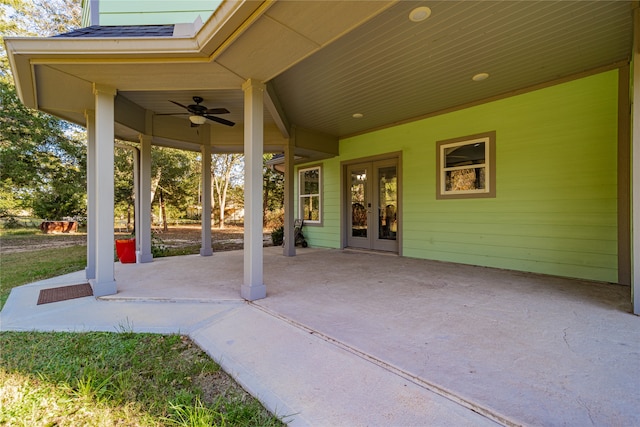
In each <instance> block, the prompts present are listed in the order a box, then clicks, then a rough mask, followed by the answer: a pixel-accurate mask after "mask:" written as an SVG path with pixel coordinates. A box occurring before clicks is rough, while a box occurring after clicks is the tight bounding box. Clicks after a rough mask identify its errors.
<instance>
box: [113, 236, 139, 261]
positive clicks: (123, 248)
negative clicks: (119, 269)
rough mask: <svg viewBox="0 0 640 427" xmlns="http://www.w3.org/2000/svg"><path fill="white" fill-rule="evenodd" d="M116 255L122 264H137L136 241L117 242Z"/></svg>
mask: <svg viewBox="0 0 640 427" xmlns="http://www.w3.org/2000/svg"><path fill="white" fill-rule="evenodd" d="M116 254H117V255H118V259H119V260H120V262H121V263H122V264H126V263H133V262H136V239H126V240H116Z"/></svg>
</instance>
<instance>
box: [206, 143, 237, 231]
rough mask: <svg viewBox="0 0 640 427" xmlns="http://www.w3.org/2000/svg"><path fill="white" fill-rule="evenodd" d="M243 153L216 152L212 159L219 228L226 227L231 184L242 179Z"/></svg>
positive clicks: (212, 176) (212, 175)
mask: <svg viewBox="0 0 640 427" xmlns="http://www.w3.org/2000/svg"><path fill="white" fill-rule="evenodd" d="M243 159H244V157H243V156H242V155H241V154H214V155H213V158H212V160H211V178H212V181H213V184H214V188H215V193H216V194H217V196H218V210H219V223H218V227H219V228H221V229H222V228H224V219H225V215H224V210H225V207H226V205H227V192H228V191H229V186H230V185H233V184H234V183H236V182H238V181H239V180H240V179H242V164H243Z"/></svg>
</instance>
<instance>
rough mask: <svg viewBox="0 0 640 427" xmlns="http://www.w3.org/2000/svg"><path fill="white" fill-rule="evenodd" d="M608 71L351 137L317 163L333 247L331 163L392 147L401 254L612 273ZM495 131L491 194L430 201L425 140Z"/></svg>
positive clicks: (334, 179) (322, 230) (431, 179)
mask: <svg viewBox="0 0 640 427" xmlns="http://www.w3.org/2000/svg"><path fill="white" fill-rule="evenodd" d="M617 79H618V72H617V70H614V71H610V72H606V73H602V74H598V75H594V76H590V77H586V78H583V79H579V80H574V81H571V82H568V83H564V84H560V85H556V86H552V87H548V88H544V89H540V90H537V91H533V92H529V93H526V94H523V95H518V96H514V97H511V98H506V99H503V100H499V101H495V102H491V103H487V104H483V105H480V106H476V107H472V108H468V109H465V110H460V111H456V112H453V113H449V114H445V115H440V116H435V117H432V118H428V119H424V120H420V121H416V122H412V123H408V124H404V125H400V126H396V127H393V128H389V129H384V130H380V131H376V132H372V133H369V134H366V135H361V136H357V137H353V138H349V139H345V140H343V141H341V142H340V157H338V158H334V159H330V160H327V161H324V162H323V176H324V179H323V184H324V191H323V196H324V199H323V201H324V207H323V214H324V223H323V226H322V227H307V228H306V229H305V236H307V237H308V240H309V242H310V244H311V245H312V246H320V247H334V248H335V247H339V245H340V218H339V215H340V162H341V161H346V160H351V159H357V158H360V157H367V156H373V155H378V154H382V153H386V152H393V151H402V153H403V154H402V174H403V204H402V208H403V223H402V224H401V226H402V253H403V255H404V256H409V257H417V258H426V259H433V260H442V261H451V262H459V263H465V264H475V265H482V266H490V267H498V268H507V269H514V270H523V271H531V272H539V273H546V274H554V275H561V276H569V277H578V278H586V279H593V280H602V281H609V282H616V281H617V234H616V233H617V226H616V223H617V190H616V179H617V177H616V152H617V87H618V86H617V85H618V83H617ZM492 130H495V131H496V181H497V182H496V185H497V196H496V198H492V199H459V200H436V195H435V192H436V188H435V187H436V183H435V177H436V172H435V165H436V158H435V156H436V150H435V144H436V141H439V140H445V139H451V138H456V137H460V136H465V135H472V134H477V133H482V132H486V131H492Z"/></svg>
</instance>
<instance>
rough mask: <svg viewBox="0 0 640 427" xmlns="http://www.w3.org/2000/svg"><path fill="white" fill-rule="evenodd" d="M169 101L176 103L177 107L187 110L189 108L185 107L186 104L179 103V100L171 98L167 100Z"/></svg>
mask: <svg viewBox="0 0 640 427" xmlns="http://www.w3.org/2000/svg"><path fill="white" fill-rule="evenodd" d="M169 102H173V103H174V104H176V105H177V106H179V107H182V108H184V109H185V110H188V109H189V107H187V106H186V105H182V104H180V103H179V102H176V101H172V100H169Z"/></svg>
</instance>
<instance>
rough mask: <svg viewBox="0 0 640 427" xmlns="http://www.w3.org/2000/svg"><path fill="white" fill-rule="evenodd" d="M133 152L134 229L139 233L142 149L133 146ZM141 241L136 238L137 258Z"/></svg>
mask: <svg viewBox="0 0 640 427" xmlns="http://www.w3.org/2000/svg"><path fill="white" fill-rule="evenodd" d="M131 151H132V154H133V230H134V233H135V234H136V237H137V235H138V231H139V230H140V150H139V149H137V148H135V147H132V148H131ZM139 248H140V241H139V240H138V239H136V260H137V259H138V257H137V255H138V251H139V250H140V249H139Z"/></svg>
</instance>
